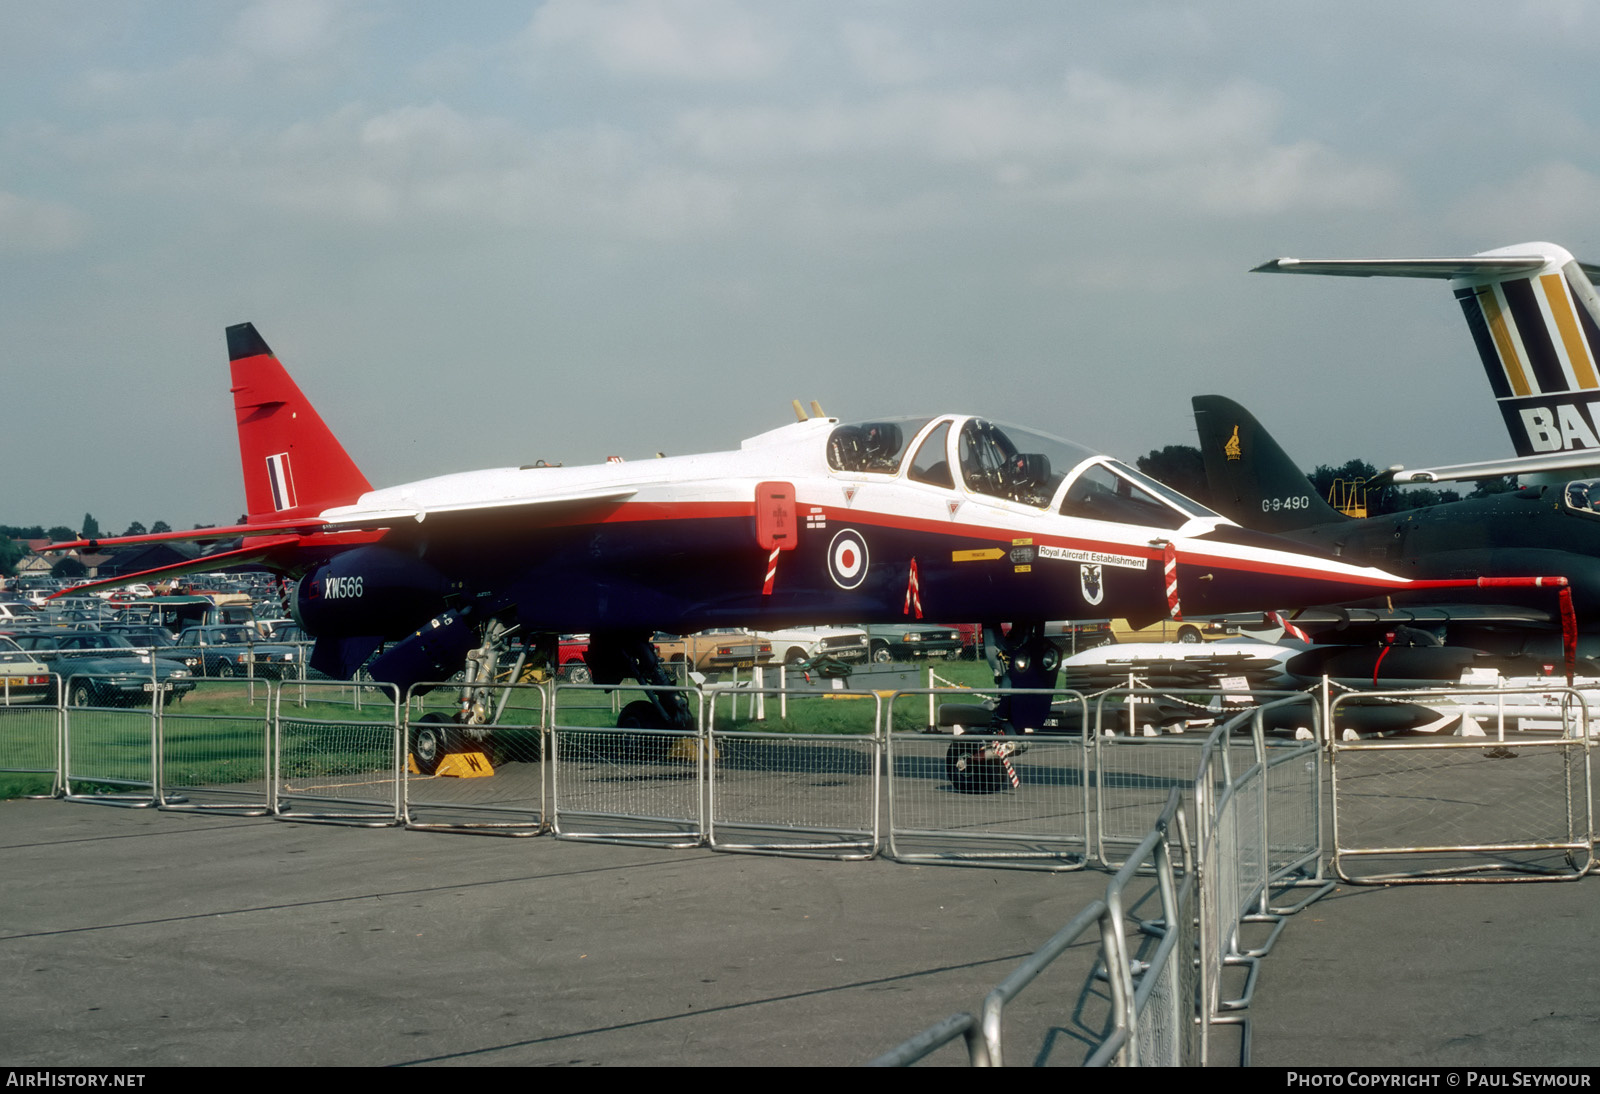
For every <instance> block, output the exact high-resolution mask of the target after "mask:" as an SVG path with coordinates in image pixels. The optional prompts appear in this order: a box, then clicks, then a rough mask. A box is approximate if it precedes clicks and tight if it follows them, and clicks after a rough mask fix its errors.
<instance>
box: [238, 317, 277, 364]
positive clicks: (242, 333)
mask: <svg viewBox="0 0 1600 1094" xmlns="http://www.w3.org/2000/svg"><path fill="white" fill-rule="evenodd" d="M271 356H272V348H271V347H270V346H268V345H267V340H266V339H265V338H263V337H261V335H259V334H257V333H256V325H255V324H254V323H239V324H237V325H235V326H232V327H229V328H228V360H230V361H243V360H244V359H245V358H246V357H271Z"/></svg>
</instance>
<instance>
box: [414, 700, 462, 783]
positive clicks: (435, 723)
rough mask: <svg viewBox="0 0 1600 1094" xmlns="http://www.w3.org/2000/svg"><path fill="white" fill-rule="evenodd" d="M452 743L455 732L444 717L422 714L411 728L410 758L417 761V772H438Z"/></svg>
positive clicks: (437, 714) (428, 773)
mask: <svg viewBox="0 0 1600 1094" xmlns="http://www.w3.org/2000/svg"><path fill="white" fill-rule="evenodd" d="M454 742H455V731H454V729H453V726H452V723H451V722H450V719H449V718H448V717H447V716H446V715H443V714H439V713H437V712H436V713H433V714H424V715H423V716H422V720H421V721H419V722H417V723H416V724H415V725H413V726H412V727H411V758H412V759H414V760H416V761H417V770H418V771H419V772H421V773H422V774H424V775H432V774H433V773H434V772H435V771H437V770H439V765H440V764H441V763H442V762H444V758H445V756H446V755H447V754H449V752H450V750H451V746H452V745H453V744H454Z"/></svg>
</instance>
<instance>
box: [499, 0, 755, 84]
mask: <svg viewBox="0 0 1600 1094" xmlns="http://www.w3.org/2000/svg"><path fill="white" fill-rule="evenodd" d="M761 10H762V9H760V8H756V9H751V8H748V7H746V6H745V5H741V4H736V3H732V2H729V0H616V2H611V3H601V2H597V0H550V2H549V3H547V4H545V5H544V6H543V7H541V8H540V9H539V11H538V13H537V14H535V15H534V17H533V21H532V23H530V24H529V27H528V33H527V38H528V41H529V43H530V45H531V46H532V47H533V48H534V49H535V50H537V51H541V52H543V51H561V50H578V51H581V52H582V53H584V54H586V55H588V56H590V57H592V58H593V59H594V60H595V61H597V62H598V63H599V64H600V65H601V66H602V67H603V68H605V69H606V70H607V71H608V72H610V73H611V74H613V75H616V76H632V77H665V78H669V79H674V80H690V81H696V82H713V81H732V80H750V79H755V78H758V77H761V76H765V75H767V74H769V73H771V72H772V71H773V70H774V69H775V68H776V67H777V66H778V64H779V62H780V60H781V59H782V56H783V53H784V50H783V47H782V44H781V43H780V42H779V40H778V38H777V36H776V35H775V34H773V33H772V32H771V30H770V29H769V28H768V27H767V26H766V25H764V24H763V23H762V21H761V20H760V19H759V18H757V16H756V14H755V13H756V12H759V11H761Z"/></svg>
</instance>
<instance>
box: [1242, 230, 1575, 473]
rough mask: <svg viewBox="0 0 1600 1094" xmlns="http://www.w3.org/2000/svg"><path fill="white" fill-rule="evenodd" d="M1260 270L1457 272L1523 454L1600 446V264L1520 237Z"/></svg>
mask: <svg viewBox="0 0 1600 1094" xmlns="http://www.w3.org/2000/svg"><path fill="white" fill-rule="evenodd" d="M1256 272H1260V273H1311V274H1332V275H1335V276H1344V277H1425V278H1438V279H1441V280H1444V279H1448V280H1449V281H1450V288H1451V290H1452V291H1453V292H1454V294H1455V298H1456V301H1457V302H1458V303H1459V304H1460V305H1461V311H1462V314H1463V316H1464V317H1465V318H1466V321H1467V327H1468V329H1469V330H1471V332H1472V340H1473V343H1474V345H1476V346H1477V349H1478V357H1479V359H1480V360H1481V361H1482V362H1483V369H1484V372H1485V373H1487V374H1488V377H1489V386H1490V388H1492V389H1493V391H1494V397H1495V401H1496V402H1497V403H1498V404H1499V406H1500V413H1501V416H1502V417H1503V418H1504V419H1505V423H1506V431H1507V432H1509V433H1510V434H1511V442H1512V444H1513V445H1514V446H1515V447H1516V451H1517V455H1519V456H1532V455H1538V454H1543V453H1550V452H1560V451H1563V450H1567V451H1570V450H1577V449H1600V294H1597V293H1596V292H1595V287H1594V278H1595V277H1596V276H1600V266H1594V265H1590V264H1588V263H1584V262H1579V261H1577V260H1576V259H1574V258H1573V257H1572V254H1571V253H1570V252H1569V251H1567V250H1566V249H1565V248H1562V247H1558V246H1556V245H1555V244H1554V243H1519V244H1516V245H1515V246H1511V247H1502V248H1500V249H1498V250H1493V251H1484V252H1482V253H1481V254H1475V255H1470V256H1468V257H1466V258H1393V259H1332V260H1323V259H1309V260H1308V259H1297V258H1280V259H1277V260H1275V261H1273V262H1268V263H1266V264H1265V265H1263V266H1258V267H1257V268H1256Z"/></svg>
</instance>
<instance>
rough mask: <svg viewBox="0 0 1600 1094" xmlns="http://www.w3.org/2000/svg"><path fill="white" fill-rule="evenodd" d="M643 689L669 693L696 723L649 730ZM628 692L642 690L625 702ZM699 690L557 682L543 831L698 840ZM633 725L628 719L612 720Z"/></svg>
mask: <svg viewBox="0 0 1600 1094" xmlns="http://www.w3.org/2000/svg"><path fill="white" fill-rule="evenodd" d="M648 692H661V693H668V692H677V693H679V694H682V695H683V696H684V697H685V698H686V699H687V700H688V701H689V703H690V708H691V710H692V711H693V712H694V722H695V726H696V727H697V728H695V729H692V730H681V729H652V728H648V726H649V725H650V724H651V723H652V722H653V721H654V720H656V716H655V713H654V711H655V708H654V707H653V706H652V704H651V703H650V701H649V700H648V699H646V698H644V695H645V694H646V693H648ZM630 694H636V695H638V696H640V697H639V698H636V699H628V700H627V701H626V702H624V700H625V699H626V698H627V696H628V695H630ZM705 703H706V697H705V693H704V692H702V691H701V690H700V689H698V688H675V687H661V686H652V687H644V686H640V685H635V686H633V687H629V688H625V689H621V688H607V687H604V686H602V685H598V684H556V685H555V686H554V688H553V691H552V697H551V703H550V733H549V741H550V758H551V766H552V771H551V794H550V803H551V831H552V832H554V834H555V835H557V836H559V837H561V838H563V839H584V840H608V841H612V842H621V843H644V844H650V845H654V846H665V847H698V846H700V845H701V844H702V843H704V842H705V839H706V830H707V824H706V801H705V762H706V742H705V739H704V731H703V727H704V725H705ZM619 721H620V722H631V723H634V724H632V725H619V724H618V723H619Z"/></svg>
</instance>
